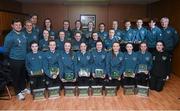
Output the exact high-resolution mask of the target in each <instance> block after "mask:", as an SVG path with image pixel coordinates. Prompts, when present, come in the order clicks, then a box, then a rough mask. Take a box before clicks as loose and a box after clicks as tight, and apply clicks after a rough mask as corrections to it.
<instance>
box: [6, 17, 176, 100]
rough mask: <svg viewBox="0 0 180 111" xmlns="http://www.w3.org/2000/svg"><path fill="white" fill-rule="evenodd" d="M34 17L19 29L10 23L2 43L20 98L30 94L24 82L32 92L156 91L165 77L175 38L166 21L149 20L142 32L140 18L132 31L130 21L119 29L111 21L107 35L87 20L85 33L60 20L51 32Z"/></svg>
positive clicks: (102, 26)
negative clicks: (106, 88) (127, 88)
mask: <svg viewBox="0 0 180 111" xmlns="http://www.w3.org/2000/svg"><path fill="white" fill-rule="evenodd" d="M37 19H38V16H37V15H36V14H33V15H31V16H30V18H29V19H27V20H26V21H25V23H24V27H22V22H21V21H20V20H19V19H14V20H13V21H12V24H11V26H12V31H10V32H9V33H8V34H7V36H6V37H5V41H4V46H3V49H4V55H5V59H8V60H9V62H10V67H11V70H12V74H11V75H12V79H13V85H14V89H15V92H16V95H17V98H18V99H19V100H24V99H25V95H24V94H25V93H30V91H29V90H28V89H27V88H26V82H29V83H30V89H31V91H33V89H40V88H50V87H54V86H94V85H101V86H117V87H119V86H120V85H121V86H122V87H123V86H124V85H142V86H149V87H150V89H151V90H156V91H161V90H162V89H163V86H164V84H165V80H166V79H168V78H169V74H170V73H171V59H172V54H173V50H174V48H175V46H176V45H177V43H178V39H179V37H178V34H177V32H176V30H175V29H174V28H172V27H169V19H168V18H167V17H163V18H162V19H161V21H160V23H161V28H159V27H157V26H156V21H155V20H153V19H151V20H150V21H149V26H148V27H147V28H145V27H143V20H142V19H138V20H137V23H136V24H137V27H136V28H131V21H125V29H119V27H118V21H113V23H112V28H110V29H109V31H108V32H107V31H106V30H105V27H106V26H105V24H104V23H100V24H99V30H98V31H96V30H95V29H94V24H93V22H92V21H90V22H89V23H88V29H82V28H81V25H82V24H81V21H79V20H77V21H76V22H75V28H74V29H72V30H71V29H70V22H69V21H68V20H64V21H63V28H62V29H61V30H59V31H58V32H56V31H54V30H53V29H52V21H51V19H49V18H46V19H45V20H44V28H40V27H38V26H37ZM98 72H100V74H101V76H98V75H97V74H99V73H98ZM37 74H38V76H37ZM39 74H41V75H39ZM82 74H85V75H82ZM128 74H131V75H130V76H127V75H128ZM26 75H28V77H27V76H26ZM68 78H71V81H68V80H67V79H68Z"/></svg>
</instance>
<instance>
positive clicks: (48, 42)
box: [48, 40, 56, 45]
mask: <svg viewBox="0 0 180 111" xmlns="http://www.w3.org/2000/svg"><path fill="white" fill-rule="evenodd" d="M50 42H55V43H56V41H55V40H49V41H48V45H49V44H50Z"/></svg>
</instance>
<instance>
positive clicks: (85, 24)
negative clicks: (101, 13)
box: [80, 14, 96, 28]
mask: <svg viewBox="0 0 180 111" xmlns="http://www.w3.org/2000/svg"><path fill="white" fill-rule="evenodd" d="M80 20H81V23H82V28H88V22H90V21H92V22H93V23H94V26H96V15H92V14H80Z"/></svg>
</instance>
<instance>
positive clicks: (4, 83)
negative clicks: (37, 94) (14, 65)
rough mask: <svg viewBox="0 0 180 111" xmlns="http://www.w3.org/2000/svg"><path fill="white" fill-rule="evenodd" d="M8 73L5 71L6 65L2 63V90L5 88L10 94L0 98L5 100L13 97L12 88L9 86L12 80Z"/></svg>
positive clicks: (0, 84) (0, 68) (0, 78)
mask: <svg viewBox="0 0 180 111" xmlns="http://www.w3.org/2000/svg"><path fill="white" fill-rule="evenodd" d="M8 78H9V77H8V75H7V72H6V71H4V67H3V66H2V65H0V91H3V90H5V91H6V92H7V94H8V96H5V97H4V95H3V96H1V97H0V99H3V100H10V99H11V98H12V96H11V93H10V90H9V88H8V86H7V85H8V83H9V82H10V80H9V79H8Z"/></svg>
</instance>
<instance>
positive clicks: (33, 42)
mask: <svg viewBox="0 0 180 111" xmlns="http://www.w3.org/2000/svg"><path fill="white" fill-rule="evenodd" d="M32 44H37V45H39V43H38V42H37V41H36V40H33V41H31V42H30V46H32Z"/></svg>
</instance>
